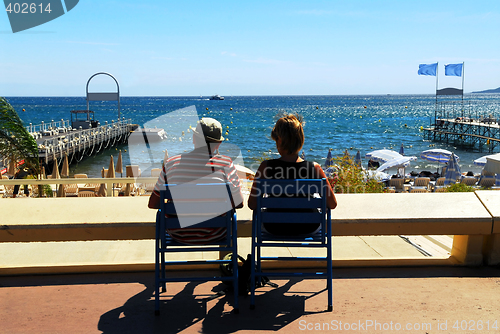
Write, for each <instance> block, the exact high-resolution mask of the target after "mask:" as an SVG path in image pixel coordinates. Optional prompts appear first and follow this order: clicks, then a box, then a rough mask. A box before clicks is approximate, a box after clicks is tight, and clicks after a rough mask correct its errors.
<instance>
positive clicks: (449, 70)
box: [444, 64, 463, 77]
mask: <svg viewBox="0 0 500 334" xmlns="http://www.w3.org/2000/svg"><path fill="white" fill-rule="evenodd" d="M462 67H463V64H448V65H444V75H454V76H456V77H461V76H462Z"/></svg>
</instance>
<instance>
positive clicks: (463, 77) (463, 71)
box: [462, 61, 465, 101]
mask: <svg viewBox="0 0 500 334" xmlns="http://www.w3.org/2000/svg"><path fill="white" fill-rule="evenodd" d="M464 79H465V61H464V62H462V101H463V100H464Z"/></svg>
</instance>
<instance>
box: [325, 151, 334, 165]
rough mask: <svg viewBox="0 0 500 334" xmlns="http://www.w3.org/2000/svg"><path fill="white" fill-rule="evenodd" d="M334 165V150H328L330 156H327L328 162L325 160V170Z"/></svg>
mask: <svg viewBox="0 0 500 334" xmlns="http://www.w3.org/2000/svg"><path fill="white" fill-rule="evenodd" d="M331 165H333V158H332V149H331V148H330V149H328V154H327V155H326V160H325V168H328V167H330V166H331Z"/></svg>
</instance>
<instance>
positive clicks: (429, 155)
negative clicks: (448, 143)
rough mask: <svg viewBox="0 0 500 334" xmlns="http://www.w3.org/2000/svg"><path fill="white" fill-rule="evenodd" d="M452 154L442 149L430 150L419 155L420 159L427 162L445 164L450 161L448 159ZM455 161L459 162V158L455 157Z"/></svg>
mask: <svg viewBox="0 0 500 334" xmlns="http://www.w3.org/2000/svg"><path fill="white" fill-rule="evenodd" d="M452 154H453V153H452V152H450V151H448V150H443V149H442V148H435V149H432V150H427V151H423V152H422V153H420V158H422V159H425V160H429V161H432V162H437V163H445V162H448V161H449V160H450V157H451V155H452ZM455 157H456V158H457V161H460V158H459V157H458V156H456V155H455Z"/></svg>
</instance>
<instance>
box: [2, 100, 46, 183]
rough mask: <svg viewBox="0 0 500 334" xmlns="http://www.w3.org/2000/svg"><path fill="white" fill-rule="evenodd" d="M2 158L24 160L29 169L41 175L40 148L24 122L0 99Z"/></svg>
mask: <svg viewBox="0 0 500 334" xmlns="http://www.w3.org/2000/svg"><path fill="white" fill-rule="evenodd" d="M0 156H2V157H4V158H9V159H13V160H15V161H20V160H23V159H24V161H25V164H26V166H27V167H28V168H31V169H32V170H33V171H34V172H35V173H39V169H40V164H39V159H38V146H37V144H36V141H35V139H34V138H33V136H31V134H30V133H29V132H28V130H26V128H25V127H24V124H23V121H22V120H21V118H19V115H18V114H17V112H16V111H15V110H14V108H13V107H12V106H11V105H10V103H9V102H8V101H7V100H6V99H5V98H3V97H0Z"/></svg>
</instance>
